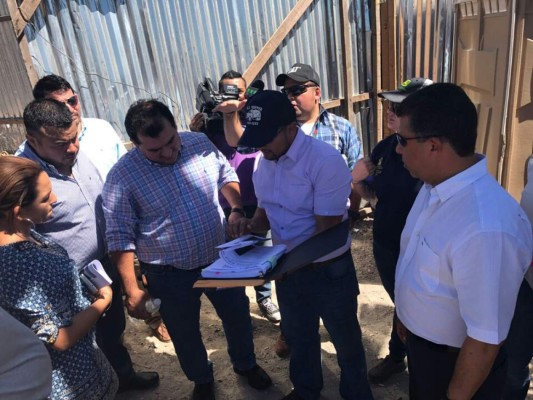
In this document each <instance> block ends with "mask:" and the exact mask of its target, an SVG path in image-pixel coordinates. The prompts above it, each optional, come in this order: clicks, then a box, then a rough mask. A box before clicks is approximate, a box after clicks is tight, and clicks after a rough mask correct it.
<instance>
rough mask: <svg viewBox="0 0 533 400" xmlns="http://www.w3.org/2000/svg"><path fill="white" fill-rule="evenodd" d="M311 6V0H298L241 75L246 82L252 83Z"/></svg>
mask: <svg viewBox="0 0 533 400" xmlns="http://www.w3.org/2000/svg"><path fill="white" fill-rule="evenodd" d="M311 4H313V0H298V3H296V5H295V6H294V8H293V9H292V10H291V11H290V12H289V14H288V15H287V16H286V17H285V19H284V20H283V21H282V22H281V24H280V26H279V27H278V29H276V32H274V34H273V35H272V36H271V37H270V39H268V41H267V42H266V43H265V45H264V46H263V48H262V49H261V50H260V51H259V53H258V54H257V55H256V56H255V58H254V59H253V61H252V62H251V64H250V66H249V67H248V68H247V69H246V71H245V72H244V74H243V77H244V79H246V82H252V81H253V80H254V79H255V77H256V76H257V75H258V74H259V72H260V71H261V70H262V69H263V67H264V66H265V64H266V63H267V62H268V60H269V59H270V57H272V55H273V54H274V52H275V51H276V49H277V48H278V47H279V45H280V44H281V42H283V39H285V37H287V35H288V34H289V32H290V31H291V29H292V28H294V26H295V25H296V23H297V22H298V20H299V19H300V18H301V17H302V15H303V14H304V13H305V12H306V11H307V9H308V8H309V6H310V5H311Z"/></svg>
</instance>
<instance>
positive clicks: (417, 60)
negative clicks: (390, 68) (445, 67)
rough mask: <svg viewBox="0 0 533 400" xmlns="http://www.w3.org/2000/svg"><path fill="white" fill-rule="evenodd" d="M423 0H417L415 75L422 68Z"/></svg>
mask: <svg viewBox="0 0 533 400" xmlns="http://www.w3.org/2000/svg"><path fill="white" fill-rule="evenodd" d="M422 1H423V0H416V25H415V38H416V39H415V43H416V45H415V70H414V76H420V74H421V71H422V68H421V65H420V64H421V60H422V57H421V52H422ZM405 79H407V77H406V78H405Z"/></svg>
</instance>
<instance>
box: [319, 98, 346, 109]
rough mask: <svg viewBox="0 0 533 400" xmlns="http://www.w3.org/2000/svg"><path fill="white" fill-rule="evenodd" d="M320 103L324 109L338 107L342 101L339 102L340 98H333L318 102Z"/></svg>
mask: <svg viewBox="0 0 533 400" xmlns="http://www.w3.org/2000/svg"><path fill="white" fill-rule="evenodd" d="M320 104H321V105H322V107H324V108H325V109H326V110H327V109H329V108H337V107H340V106H341V104H342V102H341V99H333V100H328V101H324V102H320Z"/></svg>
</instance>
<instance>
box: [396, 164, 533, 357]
mask: <svg viewBox="0 0 533 400" xmlns="http://www.w3.org/2000/svg"><path fill="white" fill-rule="evenodd" d="M480 157H481V158H482V159H481V160H480V161H478V162H477V163H476V164H474V165H473V166H471V167H470V168H468V169H466V170H465V171H462V172H461V173H459V174H457V175H455V176H453V177H452V178H450V179H447V180H446V181H444V182H442V183H440V184H439V185H437V186H435V187H431V186H430V185H427V184H426V185H424V187H423V188H422V189H421V190H420V193H419V194H418V197H417V198H416V201H415V203H414V205H413V208H412V209H411V212H410V213H409V216H408V218H407V222H406V225H405V228H404V230H403V233H402V239H401V252H400V258H399V260H398V264H397V268H396V286H395V299H396V310H397V313H398V317H399V318H400V320H401V321H402V323H403V324H404V325H405V326H406V327H407V329H409V330H410V331H411V332H413V333H414V334H416V335H418V336H421V337H423V338H425V339H427V340H429V341H431V342H434V343H438V344H446V345H449V346H454V347H461V346H462V344H463V342H464V340H465V338H466V336H467V335H468V336H469V337H471V338H473V339H476V340H479V341H481V342H485V343H491V344H498V343H500V342H502V341H503V340H504V339H505V338H506V337H507V334H508V332H509V326H510V323H511V319H512V317H513V313H514V308H515V304H516V297H517V294H518V289H519V288H520V284H521V282H522V278H523V276H524V273H525V271H526V269H527V267H528V265H529V263H530V262H531V254H532V251H533V244H532V233H531V227H530V225H529V221H528V220H527V217H526V215H525V213H524V211H523V210H522V209H521V208H520V206H519V205H518V204H517V203H516V201H515V200H514V199H512V198H511V196H509V194H508V193H507V192H506V191H505V190H504V189H503V188H502V187H501V186H500V185H499V184H498V183H497V182H496V181H495V180H494V178H492V176H490V175H489V173H488V172H487V167H486V161H485V159H484V158H483V157H482V156H480Z"/></svg>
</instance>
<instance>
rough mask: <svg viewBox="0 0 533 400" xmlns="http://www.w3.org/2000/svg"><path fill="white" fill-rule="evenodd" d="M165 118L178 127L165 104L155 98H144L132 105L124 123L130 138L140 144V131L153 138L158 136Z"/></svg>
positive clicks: (174, 126)
mask: <svg viewBox="0 0 533 400" xmlns="http://www.w3.org/2000/svg"><path fill="white" fill-rule="evenodd" d="M164 120H167V121H168V122H169V123H170V125H171V126H172V127H173V128H176V129H177V126H176V121H175V120H174V116H173V115H172V113H171V112H170V110H169V108H168V107H167V106H166V105H165V104H163V103H161V102H160V101H158V100H155V99H150V100H147V99H143V100H138V101H136V102H135V103H133V104H132V105H131V106H130V108H129V110H128V112H127V113H126V119H125V120H124V125H125V126H126V132H127V133H128V136H129V137H130V140H131V141H132V142H133V143H136V144H139V137H138V136H139V133H141V134H142V135H144V136H148V137H151V138H156V137H158V136H159V134H160V133H161V131H162V130H163V123H164Z"/></svg>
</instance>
